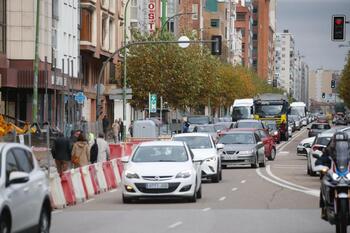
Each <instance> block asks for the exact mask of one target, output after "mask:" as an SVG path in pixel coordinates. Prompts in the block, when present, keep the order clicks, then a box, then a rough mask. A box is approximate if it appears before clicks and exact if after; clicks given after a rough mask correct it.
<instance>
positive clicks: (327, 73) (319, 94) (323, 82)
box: [309, 69, 338, 103]
mask: <svg viewBox="0 0 350 233" xmlns="http://www.w3.org/2000/svg"><path fill="white" fill-rule="evenodd" d="M337 73H338V72H337V71H334V70H324V69H317V70H312V71H310V74H309V84H310V85H309V99H310V100H313V101H317V102H323V103H334V102H335V93H333V90H332V88H331V80H332V79H333V77H334V75H335V74H337ZM311 84H312V85H311Z"/></svg>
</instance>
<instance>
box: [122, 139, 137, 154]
mask: <svg viewBox="0 0 350 233" xmlns="http://www.w3.org/2000/svg"><path fill="white" fill-rule="evenodd" d="M134 145H135V144H134V143H133V142H126V143H124V156H130V155H131V154H132V150H133V149H134Z"/></svg>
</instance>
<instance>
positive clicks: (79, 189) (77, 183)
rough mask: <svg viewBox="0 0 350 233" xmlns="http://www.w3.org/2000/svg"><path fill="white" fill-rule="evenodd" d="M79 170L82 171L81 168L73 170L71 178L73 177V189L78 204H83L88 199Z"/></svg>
mask: <svg viewBox="0 0 350 233" xmlns="http://www.w3.org/2000/svg"><path fill="white" fill-rule="evenodd" d="M79 170H80V169H79V168H76V169H72V170H71V176H72V183H73V188H74V193H75V200H76V201H77V202H83V201H85V200H86V198H87V197H86V195H85V192H84V187H83V183H82V180H81V175H80V171H79Z"/></svg>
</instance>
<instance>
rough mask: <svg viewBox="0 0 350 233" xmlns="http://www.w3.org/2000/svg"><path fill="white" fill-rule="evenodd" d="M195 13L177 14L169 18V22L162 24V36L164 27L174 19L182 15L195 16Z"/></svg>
mask: <svg viewBox="0 0 350 233" xmlns="http://www.w3.org/2000/svg"><path fill="white" fill-rule="evenodd" d="M194 14H195V13H193V12H184V13H178V14H175V15H173V16H171V17H169V18H168V19H167V21H165V22H164V23H163V24H162V27H161V31H160V34H161V35H163V31H164V27H165V26H166V24H167V23H168V22H169V21H170V20H171V19H173V18H175V17H177V16H181V15H194Z"/></svg>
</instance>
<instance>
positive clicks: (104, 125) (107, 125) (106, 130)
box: [102, 115, 109, 139]
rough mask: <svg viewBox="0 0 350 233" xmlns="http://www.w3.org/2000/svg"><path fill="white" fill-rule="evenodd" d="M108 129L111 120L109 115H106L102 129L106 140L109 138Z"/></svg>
mask: <svg viewBox="0 0 350 233" xmlns="http://www.w3.org/2000/svg"><path fill="white" fill-rule="evenodd" d="M108 127H109V120H108V118H107V115H105V116H104V117H103V119H102V128H103V133H104V134H105V139H106V137H107V133H108Z"/></svg>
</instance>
